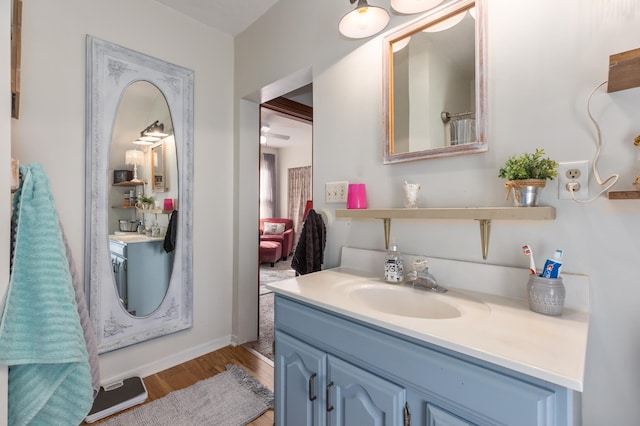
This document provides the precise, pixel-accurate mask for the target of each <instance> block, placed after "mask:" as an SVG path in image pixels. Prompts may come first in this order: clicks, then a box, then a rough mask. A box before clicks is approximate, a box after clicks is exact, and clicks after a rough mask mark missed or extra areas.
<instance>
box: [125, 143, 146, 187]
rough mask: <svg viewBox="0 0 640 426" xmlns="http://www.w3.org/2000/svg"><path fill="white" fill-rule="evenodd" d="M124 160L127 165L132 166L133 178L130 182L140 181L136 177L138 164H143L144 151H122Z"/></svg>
mask: <svg viewBox="0 0 640 426" xmlns="http://www.w3.org/2000/svg"><path fill="white" fill-rule="evenodd" d="M124 162H125V163H126V164H127V165H128V166H133V179H131V182H142V181H141V180H140V179H138V166H142V165H143V164H144V153H143V152H142V151H138V150H137V149H129V150H127V151H126V152H125V153H124Z"/></svg>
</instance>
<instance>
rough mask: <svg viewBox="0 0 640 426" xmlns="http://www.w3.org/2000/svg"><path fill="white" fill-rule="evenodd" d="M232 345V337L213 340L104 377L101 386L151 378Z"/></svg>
mask: <svg viewBox="0 0 640 426" xmlns="http://www.w3.org/2000/svg"><path fill="white" fill-rule="evenodd" d="M230 344H231V336H226V337H222V338H220V339H216V340H212V341H210V342H207V343H203V344H201V345H198V346H194V347H191V348H189V349H187V350H185V351H182V352H176V353H174V354H171V356H168V357H166V358H162V359H159V360H156V361H154V362H152V363H149V364H144V365H141V366H139V367H137V368H134V369H131V370H128V371H123V372H120V373H119V374H118V375H116V376H113V377H103V378H102V380H101V384H102V385H103V386H104V385H108V384H111V383H114V382H119V381H121V380H124V379H126V378H128V377H133V376H140V377H147V376H151V375H152V374H156V373H158V372H160V371H163V370H166V369H168V368H171V367H175V366H176V365H179V364H182V363H183V362H187V361H191V360H192V359H194V358H197V357H199V356H202V355H205V354H208V353H210V352H214V351H217V350H218V349H221V348H224V347H225V346H229V345H230Z"/></svg>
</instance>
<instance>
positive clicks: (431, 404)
mask: <svg viewBox="0 0 640 426" xmlns="http://www.w3.org/2000/svg"><path fill="white" fill-rule="evenodd" d="M275 341H276V343H275V424H276V425H285V424H288V425H291V424H296V425H325V424H330V425H399V426H400V425H434V426H435V425H460V426H462V425H492V426H494V425H522V426H525V425H571V424H578V422H579V418H580V403H579V393H578V392H575V391H572V390H570V389H567V388H564V387H562V386H560V385H557V384H554V383H551V382H548V381H545V380H540V379H538V378H535V377H531V376H528V375H525V374H522V373H519V372H516V371H512V370H510V369H508V368H504V367H501V366H498V365H495V364H492V363H488V362H485V361H482V360H479V359H476V358H473V357H469V356H467V355H464V354H461V353H457V352H455V351H451V350H448V349H445V348H443V347H440V346H438V345H433V344H430V343H427V342H424V341H421V340H419V339H415V338H413V337H409V336H407V335H403V334H400V333H397V332H394V331H391V330H389V329H385V328H384V327H380V326H377V325H374V324H371V323H368V322H366V321H361V320H359V319H355V318H352V317H349V316H347V315H342V314H340V313H338V312H335V311H332V310H330V309H324V308H323V307H321V306H317V305H315V304H313V303H306V302H305V301H301V300H297V299H294V298H290V297H287V296H284V295H282V294H278V293H276V297H275Z"/></svg>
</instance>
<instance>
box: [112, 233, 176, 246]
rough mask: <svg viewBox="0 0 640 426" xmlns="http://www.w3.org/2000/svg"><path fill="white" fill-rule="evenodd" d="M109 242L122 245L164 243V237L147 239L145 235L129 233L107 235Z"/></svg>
mask: <svg viewBox="0 0 640 426" xmlns="http://www.w3.org/2000/svg"><path fill="white" fill-rule="evenodd" d="M109 239H110V240H111V241H117V242H119V243H122V244H134V243H149V242H154V241H164V237H148V236H146V235H142V234H137V233H134V232H131V233H129V234H119V235H109Z"/></svg>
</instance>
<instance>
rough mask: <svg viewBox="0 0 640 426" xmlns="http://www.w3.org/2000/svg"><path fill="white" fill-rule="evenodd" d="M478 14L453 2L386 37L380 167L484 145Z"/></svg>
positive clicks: (466, 1)
mask: <svg viewBox="0 0 640 426" xmlns="http://www.w3.org/2000/svg"><path fill="white" fill-rule="evenodd" d="M483 16H484V13H483V7H482V5H481V4H480V2H479V1H477V2H475V1H470V0H457V1H453V2H451V3H448V4H447V5H446V6H444V7H441V8H436V9H434V10H433V11H432V12H430V13H428V14H427V15H425V16H424V17H422V18H420V19H419V20H417V21H415V22H413V23H411V24H409V25H408V26H406V27H404V28H402V29H400V30H398V31H395V32H393V33H391V34H390V35H388V36H387V37H385V39H384V62H383V63H384V73H383V74H384V85H385V119H386V120H385V121H386V141H385V150H384V163H385V164H392V163H398V162H405V161H415V160H422V159H429V158H436V157H445V156H452V155H461V154H471V153H478V152H484V151H486V150H487V142H486V139H485V114H486V96H485V93H486V81H485V77H484V74H485V73H484V69H483V67H484V66H485V63H486V60H485V58H484V52H485V48H484V40H485V37H484V30H483V29H484V19H483Z"/></svg>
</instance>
